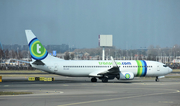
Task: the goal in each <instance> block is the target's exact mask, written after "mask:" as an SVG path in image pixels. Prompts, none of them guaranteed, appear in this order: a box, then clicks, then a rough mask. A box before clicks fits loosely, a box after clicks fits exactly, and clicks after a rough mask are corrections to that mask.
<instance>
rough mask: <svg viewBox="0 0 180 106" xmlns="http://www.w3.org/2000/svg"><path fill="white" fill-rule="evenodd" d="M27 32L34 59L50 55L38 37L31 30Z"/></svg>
mask: <svg viewBox="0 0 180 106" xmlns="http://www.w3.org/2000/svg"><path fill="white" fill-rule="evenodd" d="M25 33H26V37H27V41H28V45H29V51H30V54H31V57H32V59H34V60H43V59H45V58H46V57H47V56H48V52H47V50H46V49H45V48H44V46H43V45H42V44H41V42H40V41H39V40H38V39H37V37H36V36H35V35H34V34H33V32H32V31H31V30H25Z"/></svg>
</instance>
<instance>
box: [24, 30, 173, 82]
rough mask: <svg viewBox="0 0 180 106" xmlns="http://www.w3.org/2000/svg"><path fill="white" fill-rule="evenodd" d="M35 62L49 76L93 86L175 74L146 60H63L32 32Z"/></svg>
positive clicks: (165, 66)
mask: <svg viewBox="0 0 180 106" xmlns="http://www.w3.org/2000/svg"><path fill="white" fill-rule="evenodd" d="M25 34H26V37H27V42H28V45H29V50H30V54H31V57H32V61H31V62H30V64H31V66H32V67H34V68H36V69H39V70H43V71H45V72H48V73H53V74H58V75H62V76H70V77H90V78H91V82H97V78H99V79H100V80H102V82H108V80H113V79H115V78H117V79H118V80H133V79H134V77H155V81H156V82H158V81H159V78H162V77H164V75H167V74H169V73H171V72H172V69H171V68H169V67H168V66H167V65H165V64H163V63H160V62H156V61H146V60H114V59H113V57H112V56H111V60H63V59H60V58H57V57H54V56H51V55H50V54H48V52H47V50H46V49H45V48H44V46H43V45H42V44H41V43H40V41H39V40H38V39H37V37H36V36H35V35H34V34H33V32H32V31H31V30H25Z"/></svg>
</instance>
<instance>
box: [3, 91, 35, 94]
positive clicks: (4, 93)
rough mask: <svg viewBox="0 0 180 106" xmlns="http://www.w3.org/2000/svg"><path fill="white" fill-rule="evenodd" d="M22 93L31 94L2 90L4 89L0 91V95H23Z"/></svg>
mask: <svg viewBox="0 0 180 106" xmlns="http://www.w3.org/2000/svg"><path fill="white" fill-rule="evenodd" d="M23 94H32V92H4V91H0V95H23Z"/></svg>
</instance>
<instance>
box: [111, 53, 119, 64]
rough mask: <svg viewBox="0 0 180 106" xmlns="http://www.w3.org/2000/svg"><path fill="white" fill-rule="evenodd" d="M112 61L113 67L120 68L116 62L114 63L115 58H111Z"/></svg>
mask: <svg viewBox="0 0 180 106" xmlns="http://www.w3.org/2000/svg"><path fill="white" fill-rule="evenodd" d="M111 60H112V65H113V67H118V65H117V64H116V62H115V61H114V59H113V57H112V56H111Z"/></svg>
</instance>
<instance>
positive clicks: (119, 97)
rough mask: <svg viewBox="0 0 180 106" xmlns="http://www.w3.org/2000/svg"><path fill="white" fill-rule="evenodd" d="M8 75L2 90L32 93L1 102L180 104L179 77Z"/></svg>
mask: <svg viewBox="0 0 180 106" xmlns="http://www.w3.org/2000/svg"><path fill="white" fill-rule="evenodd" d="M5 79H6V81H5V82H2V83H0V91H14V92H15V91H18V92H19V91H25V92H33V94H29V95H14V96H0V105H1V106H120V105H121V106H180V99H179V98H180V78H164V79H160V82H155V81H154V80H155V78H135V79H134V80H131V81H118V80H110V81H109V82H108V83H102V82H101V81H100V80H98V82H97V83H91V82H90V78H73V77H62V76H59V77H56V78H55V79H56V81H53V82H40V81H36V82H28V81H25V80H23V79H24V78H19V80H9V81H8V79H10V78H5ZM12 79H16V78H12Z"/></svg>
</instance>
